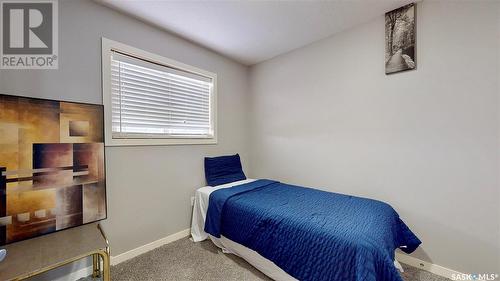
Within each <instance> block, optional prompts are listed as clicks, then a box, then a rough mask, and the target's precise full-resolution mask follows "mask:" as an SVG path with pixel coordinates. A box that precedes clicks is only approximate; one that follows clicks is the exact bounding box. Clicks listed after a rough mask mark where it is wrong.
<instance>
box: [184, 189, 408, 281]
mask: <svg viewBox="0 0 500 281" xmlns="http://www.w3.org/2000/svg"><path fill="white" fill-rule="evenodd" d="M253 181H255V179H246V180H242V181H236V182H233V183H229V184H224V185H219V186H214V187H212V186H205V187H201V188H199V189H198V190H197V191H196V193H195V200H194V206H193V217H192V225H191V236H192V240H193V241H194V242H199V241H203V240H206V239H207V238H210V240H211V241H212V242H213V243H214V244H215V245H216V246H217V247H219V248H221V249H222V251H223V252H224V253H232V254H235V255H237V256H239V257H241V258H243V259H244V260H246V261H247V262H248V263H250V264H251V265H252V266H254V267H255V268H257V269H258V270H260V271H261V272H262V273H264V274H266V275H267V276H269V277H270V278H272V279H274V280H278V281H281V280H283V281H285V280H286V281H289V280H297V279H295V278H294V277H292V276H291V275H289V274H288V273H286V272H285V271H283V270H282V269H281V268H279V267H278V266H277V265H275V264H274V263H273V262H272V261H270V260H268V259H266V258H264V257H263V256H261V255H260V254H259V253H257V252H256V251H254V250H252V249H250V248H247V247H245V246H243V245H241V244H239V243H236V242H234V241H232V240H230V239H228V238H227V237H224V236H223V235H221V237H220V238H217V237H214V236H211V235H209V234H208V233H206V232H205V231H204V228H205V220H206V215H207V210H208V204H209V198H210V194H211V193H212V192H213V191H215V190H219V189H222V188H230V187H233V186H238V185H241V184H245V183H250V182H253ZM394 265H395V267H396V268H398V269H399V270H400V271H403V269H402V267H401V265H400V264H399V262H398V261H396V260H394Z"/></svg>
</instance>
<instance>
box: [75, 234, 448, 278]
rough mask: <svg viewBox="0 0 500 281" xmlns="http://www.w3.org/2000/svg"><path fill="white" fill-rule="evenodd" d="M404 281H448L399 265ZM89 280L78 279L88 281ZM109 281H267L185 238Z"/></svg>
mask: <svg viewBox="0 0 500 281" xmlns="http://www.w3.org/2000/svg"><path fill="white" fill-rule="evenodd" d="M403 266H404V268H405V272H404V273H403V274H402V275H403V279H404V280H405V281H444V280H448V279H445V278H442V277H439V276H436V275H433V274H431V273H428V272H425V271H421V270H419V269H417V268H413V267H409V266H405V265H403ZM90 280H92V278H86V279H80V281H90ZM111 280H112V281H129V280H155V281H163V280H165V281H167V280H168V281H170V280H171V281H174V280H176V281H178V280H180V281H184V280H186V281H191V280H193V281H194V280H209V281H221V280H247V281H253V280H271V279H269V278H268V277H266V276H265V275H264V274H262V273H261V272H260V271H258V270H256V269H255V268H253V267H252V266H251V265H250V264H248V263H247V262H246V261H245V260H243V259H241V258H239V257H237V256H235V255H231V254H224V253H222V252H221V251H220V250H219V249H218V248H217V247H216V246H215V245H214V244H212V242H210V241H204V242H200V243H193V242H191V241H190V240H189V239H188V238H185V239H181V240H179V241H176V242H174V243H171V244H168V245H165V246H163V247H160V248H157V249H155V250H153V251H150V252H147V253H145V254H143V255H140V256H138V257H135V258H133V259H131V260H128V261H126V262H123V263H120V264H119V265H117V266H113V267H112V268H111Z"/></svg>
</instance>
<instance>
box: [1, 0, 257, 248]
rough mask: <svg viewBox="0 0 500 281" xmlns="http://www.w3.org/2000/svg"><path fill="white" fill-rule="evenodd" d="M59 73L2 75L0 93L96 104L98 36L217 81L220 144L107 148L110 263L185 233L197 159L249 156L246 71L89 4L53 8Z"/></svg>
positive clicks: (198, 177)
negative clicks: (207, 73)
mask: <svg viewBox="0 0 500 281" xmlns="http://www.w3.org/2000/svg"><path fill="white" fill-rule="evenodd" d="M59 21H60V22H59V50H60V62H59V69H58V70H31V71H26V70H2V71H0V93H5V94H13V95H22V96H31V97H39V98H49V99H62V100H70V101H80V102H89V103H99V104H100V103H102V93H101V92H102V90H101V36H104V37H106V38H109V39H112V40H116V41H120V42H123V43H125V44H129V45H131V46H134V47H137V48H142V49H144V50H147V51H150V52H154V53H157V54H160V55H163V56H166V57H168V58H171V59H175V60H178V61H181V62H183V63H187V64H190V65H193V66H196V67H199V68H203V69H206V70H208V71H211V72H215V73H217V74H218V140H219V142H218V144H217V145H189V146H156V147H107V148H106V166H107V167H106V168H107V196H108V219H107V220H106V221H104V222H103V225H104V229H105V230H106V232H107V234H108V236H109V240H110V243H111V251H112V255H117V254H120V253H123V252H125V251H128V250H131V249H133V248H136V247H138V246H142V245H144V244H147V243H149V242H152V241H155V240H157V239H159V238H162V237H165V236H167V235H170V234H173V233H176V232H178V231H181V230H184V229H186V228H189V226H190V215H191V206H190V197H191V196H192V195H193V194H194V191H195V189H196V188H198V187H200V186H202V185H204V184H205V179H204V172H203V157H204V156H207V155H220V154H228V153H236V152H238V153H240V154H241V156H242V159H243V164H244V165H245V162H246V159H247V158H248V152H247V147H248V145H247V127H248V124H247V121H248V118H247V115H246V110H245V108H246V107H245V106H246V104H247V98H248V95H247V90H248V85H247V83H248V81H247V77H248V69H247V68H246V67H244V66H242V65H240V64H237V63H235V62H233V61H231V60H229V59H227V58H224V57H222V56H220V55H218V54H216V53H214V52H211V51H209V50H207V49H204V48H202V47H199V46H197V45H194V44H192V43H190V42H188V41H185V40H183V39H180V38H178V37H175V36H173V35H169V34H168V33H166V32H163V31H160V30H159V29H157V28H154V27H151V26H149V25H146V24H144V23H142V22H140V21H137V20H135V19H133V18H131V17H128V16H125V15H122V14H119V13H117V12H115V11H113V10H111V9H109V8H106V7H103V6H101V5H98V4H96V3H94V2H92V1H86V0H79V1H59Z"/></svg>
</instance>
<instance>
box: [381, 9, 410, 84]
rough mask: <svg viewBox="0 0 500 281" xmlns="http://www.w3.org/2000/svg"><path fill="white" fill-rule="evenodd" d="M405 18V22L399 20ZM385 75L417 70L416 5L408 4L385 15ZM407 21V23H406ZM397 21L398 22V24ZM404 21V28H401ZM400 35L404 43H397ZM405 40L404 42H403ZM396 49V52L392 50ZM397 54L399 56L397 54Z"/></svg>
mask: <svg viewBox="0 0 500 281" xmlns="http://www.w3.org/2000/svg"><path fill="white" fill-rule="evenodd" d="M401 18H405V20H401ZM384 19H385V23H384V24H385V25H384V26H385V28H384V29H385V64H384V67H385V74H386V75H392V74H396V73H401V72H407V71H411V70H416V69H417V4H416V3H410V4H407V5H405V6H402V7H399V8H397V9H394V10H392V11H389V12H387V13H385V17H384ZM408 20H409V22H407V21H408ZM398 21H399V22H398ZM401 21H405V26H401V25H400V24H398V23H400V22H401ZM400 33H403V34H405V35H406V34H408V35H406V36H405V35H403V36H402V37H403V40H400V41H406V42H397V44H395V43H396V41H397V40H395V39H396V38H395V35H398V34H400ZM405 39H406V40H405ZM395 48H397V49H398V50H394V49H395ZM398 52H399V54H398Z"/></svg>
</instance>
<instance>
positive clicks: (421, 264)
mask: <svg viewBox="0 0 500 281" xmlns="http://www.w3.org/2000/svg"><path fill="white" fill-rule="evenodd" d="M190 233H191V232H190V229H189V228H188V229H184V230H181V231H179V232H177V233H174V234H171V235H169V236H166V237H163V238H161V239H158V240H156V241H153V242H151V243H148V244H146V245H143V246H140V247H137V248H135V249H132V250H130V251H127V252H125V253H122V254H119V255H116V256H111V265H117V264H119V263H122V262H124V261H126V260H129V259H132V258H134V257H137V256H139V255H142V254H144V253H146V252H149V251H151V250H154V249H156V248H158V247H161V246H163V245H166V244H169V243H172V242H174V241H177V240H179V239H182V238H184V237H187V236H189V234H190ZM396 260H398V261H399V262H401V263H404V264H407V265H409V266H413V267H416V268H419V269H422V270H425V271H428V272H431V273H433V274H436V275H439V276H442V277H445V278H448V279H451V278H452V275H454V274H462V273H461V272H458V271H455V270H452V269H449V268H446V267H443V266H440V265H436V264H433V263H430V262H426V261H423V260H420V259H417V258H415V257H412V256H409V255H406V254H404V253H400V252H396ZM91 274H92V266H89V267H85V268H82V269H79V270H77V271H74V272H71V273H70V274H68V275H66V276H64V277H61V278H57V279H55V280H54V281H66V280H78V279H80V278H83V277H86V276H89V275H91Z"/></svg>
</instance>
